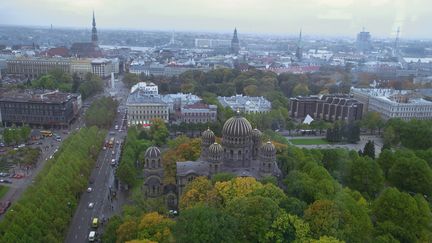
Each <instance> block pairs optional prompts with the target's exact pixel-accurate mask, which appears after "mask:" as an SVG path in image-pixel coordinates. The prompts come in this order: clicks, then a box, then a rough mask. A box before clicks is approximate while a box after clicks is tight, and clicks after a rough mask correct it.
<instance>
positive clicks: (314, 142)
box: [289, 138, 329, 145]
mask: <svg viewBox="0 0 432 243" xmlns="http://www.w3.org/2000/svg"><path fill="white" fill-rule="evenodd" d="M289 141H290V142H291V143H292V144H294V145H321V144H329V142H327V141H326V140H324V139H321V138H311V139H307V138H295V139H290V140H289Z"/></svg>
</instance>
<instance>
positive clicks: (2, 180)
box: [0, 179, 12, 184]
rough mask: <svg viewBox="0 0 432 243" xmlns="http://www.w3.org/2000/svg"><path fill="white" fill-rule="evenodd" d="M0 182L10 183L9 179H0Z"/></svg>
mask: <svg viewBox="0 0 432 243" xmlns="http://www.w3.org/2000/svg"><path fill="white" fill-rule="evenodd" d="M0 183H7V184H11V183H12V181H10V180H6V179H1V180H0Z"/></svg>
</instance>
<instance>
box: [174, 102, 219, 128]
mask: <svg viewBox="0 0 432 243" xmlns="http://www.w3.org/2000/svg"><path fill="white" fill-rule="evenodd" d="M216 119H217V106H215V105H207V104H203V103H195V104H190V105H185V106H183V107H182V108H181V111H180V117H178V118H177V121H180V122H185V123H210V122H215V121H216Z"/></svg>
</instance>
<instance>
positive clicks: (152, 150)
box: [144, 146, 161, 159]
mask: <svg viewBox="0 0 432 243" xmlns="http://www.w3.org/2000/svg"><path fill="white" fill-rule="evenodd" d="M160 155H161V151H160V150H159V148H157V147H155V146H151V147H149V148H148V149H147V150H146V152H145V155H144V156H145V157H146V158H149V159H155V158H158V157H160Z"/></svg>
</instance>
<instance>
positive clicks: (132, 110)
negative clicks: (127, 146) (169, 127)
mask: <svg viewBox="0 0 432 243" xmlns="http://www.w3.org/2000/svg"><path fill="white" fill-rule="evenodd" d="M126 106H127V121H128V126H133V125H146V124H150V123H151V121H152V120H153V119H156V118H159V119H162V120H163V121H165V122H168V119H169V112H168V105H167V104H166V103H165V102H163V101H162V99H161V98H160V97H159V96H155V95H148V94H146V93H144V92H143V91H142V90H140V89H137V90H136V91H135V92H133V93H131V94H129V97H128V99H127V101H126Z"/></svg>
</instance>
